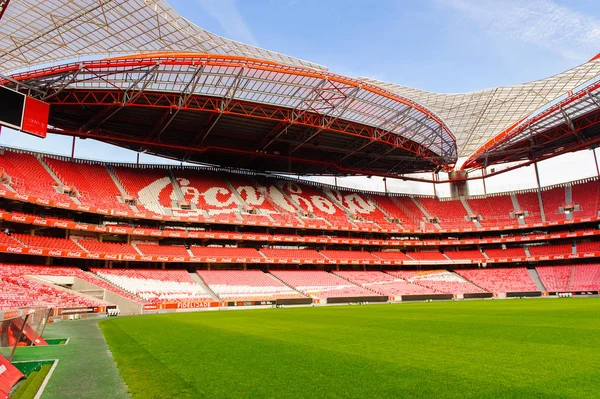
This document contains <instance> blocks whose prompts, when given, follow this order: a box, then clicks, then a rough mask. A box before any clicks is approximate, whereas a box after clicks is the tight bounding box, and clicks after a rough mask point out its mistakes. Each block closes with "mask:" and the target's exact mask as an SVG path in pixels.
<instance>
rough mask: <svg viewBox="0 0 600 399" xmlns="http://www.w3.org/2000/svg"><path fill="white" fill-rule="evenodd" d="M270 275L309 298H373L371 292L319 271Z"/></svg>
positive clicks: (272, 272) (282, 272)
mask: <svg viewBox="0 0 600 399" xmlns="http://www.w3.org/2000/svg"><path fill="white" fill-rule="evenodd" d="M271 274H272V275H274V276H275V277H277V278H278V279H279V280H281V281H283V282H284V283H285V284H287V285H289V286H290V287H293V288H294V289H296V290H297V291H300V292H302V293H303V294H304V295H307V296H309V297H314V298H321V299H326V298H330V297H360V296H373V292H371V291H368V290H366V289H364V288H362V287H358V286H356V285H354V284H352V283H350V282H349V281H346V280H344V279H342V278H340V277H337V276H335V275H333V274H331V273H327V272H324V271H320V270H314V271H297V270H293V271H288V270H285V271H281V270H277V271H271Z"/></svg>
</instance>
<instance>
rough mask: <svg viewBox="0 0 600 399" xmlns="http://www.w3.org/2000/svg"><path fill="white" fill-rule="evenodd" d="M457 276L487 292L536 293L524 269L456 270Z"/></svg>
mask: <svg viewBox="0 0 600 399" xmlns="http://www.w3.org/2000/svg"><path fill="white" fill-rule="evenodd" d="M455 272H456V273H457V274H458V275H460V276H462V277H464V278H466V279H467V280H469V281H471V282H472V283H474V284H475V285H477V286H479V287H481V288H483V289H484V290H486V291H489V292H495V293H499V292H501V293H505V292H527V291H538V288H537V286H536V285H535V282H534V281H533V279H532V278H531V276H530V275H529V272H528V271H527V269H526V268H524V267H513V268H499V269H493V268H486V269H466V270H456V271H455Z"/></svg>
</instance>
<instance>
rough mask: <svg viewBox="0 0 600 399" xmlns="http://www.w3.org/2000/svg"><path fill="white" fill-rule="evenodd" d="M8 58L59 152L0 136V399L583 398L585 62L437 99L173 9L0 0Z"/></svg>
mask: <svg viewBox="0 0 600 399" xmlns="http://www.w3.org/2000/svg"><path fill="white" fill-rule="evenodd" d="M0 49H2V51H0V104H2V107H1V109H0V125H2V126H3V129H12V131H13V133H12V134H15V135H16V136H15V137H26V134H29V135H33V136H36V137H38V139H36V140H38V141H39V142H41V143H47V142H49V141H50V140H52V137H55V138H60V139H61V140H63V142H64V140H67V141H68V142H69V143H71V144H70V146H71V148H70V155H65V154H55V153H53V151H51V150H39V149H31V148H29V149H27V148H22V146H19V145H5V142H4V141H3V140H4V137H5V132H4V131H3V132H2V136H0V143H2V145H1V147H0V398H12V399H19V398H128V397H133V398H229V397H236V398H242V397H243V398H245V397H252V398H304V397H306V398H309V397H310V398H315V397H319V398H379V397H381V398H387V397H389V398H392V397H394V398H396V397H443V398H454V397H456V398H466V397H469V398H470V397H473V398H475V397H477V398H484V397H489V398H505V397H506V398H515V397H527V398H529V397H532V398H533V397H540V398H541V397H544V398H548V397H551V398H570V397H573V398H588V397H589V398H593V397H597V392H598V388H599V381H600V372H599V371H598V368H597V366H596V365H597V362H598V342H600V319H599V318H598V315H599V314H600V300H599V299H598V293H599V290H600V259H599V258H600V224H599V222H600V168H599V166H598V159H597V155H596V147H597V146H598V145H600V55H597V56H595V57H590V59H589V60H588V61H586V62H584V63H582V64H580V65H577V66H575V67H572V68H571V69H569V70H566V71H564V72H561V73H559V74H556V75H553V76H550V77H546V78H543V77H541V78H539V79H538V80H534V81H530V82H528V83H523V84H516V85H510V86H500V87H495V88H491V89H484V90H475V91H470V92H465V93H454V94H444V93H436V92H431V91H426V90H422V89H416V88H411V87H408V86H403V85H400V84H397V83H392V82H387V81H385V80H382V79H375V78H369V77H358V76H346V75H345V74H341V73H337V72H336V71H334V70H329V69H328V68H327V67H325V66H323V65H320V64H319V63H315V62H311V61H306V60H303V59H300V58H295V57H293V56H289V55H285V54H282V53H279V52H275V51H271V50H267V49H263V48H260V47H258V46H255V45H250V44H244V43H241V42H238V41H234V40H230V39H228V38H225V37H222V36H219V35H217V34H214V33H212V32H209V31H208V30H206V29H203V28H201V27H200V26H198V25H196V24H194V23H193V22H191V21H190V20H188V19H186V16H185V15H181V14H179V13H178V12H177V11H176V10H175V9H174V8H173V7H172V6H171V5H169V4H168V3H167V2H166V1H164V0H128V1H125V0H77V1H67V0H52V1H41V0H0ZM334 51H335V50H334ZM27 137H29V136H27ZM23 140H24V139H23ZM83 141H85V143H90V142H92V144H91V145H92V146H96V145H97V146H98V148H100V146H101V145H102V146H104V147H102V148H111V149H114V151H127V153H131V154H136V156H137V161H136V162H129V161H127V160H125V159H123V160H119V161H112V160H106V159H89V157H78V156H77V148H78V147H77V145H79V144H77V143H81V142H83ZM23 142H24V141H23ZM41 148H45V147H44V144H42V147H41ZM48 148H49V147H48ZM149 156H152V158H151V159H153V160H155V159H162V160H164V162H162V161H161V162H156V163H154V162H148V163H146V162H143V160H142V161H141V158H143V159H146V157H149ZM566 157H571V158H566ZM565 159H570V160H571V161H564V160H565ZM584 159H586V160H587V161H585V162H584ZM557 160H558V161H557ZM561 160H563V161H561ZM573 160H575V161H573ZM549 162H558V165H562V166H561V167H562V168H564V169H567V168H566V166H565V165H566V163H567V162H576V165H575V169H578V170H577V173H573V175H571V176H570V177H569V178H568V179H567V180H565V181H560V182H554V183H552V184H545V183H544V182H545V181H546V180H545V178H544V176H545V175H544V171H543V168H544V167H545V166H546V165H548V163H549ZM561 162H565V164H561ZM578 162H579V163H578ZM569 170H570V169H569ZM540 176H541V177H540ZM503 179H504V180H503ZM527 179H529V180H530V183H531V184H529V183H528V184H529V186H526V187H525V186H522V188H515V187H521V186H515V184H517V183H520V182H524V181H525V180H527ZM509 181H510V182H509ZM356 182H358V183H356ZM498 182H500V183H498Z"/></svg>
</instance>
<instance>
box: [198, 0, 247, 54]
mask: <svg viewBox="0 0 600 399" xmlns="http://www.w3.org/2000/svg"><path fill="white" fill-rule="evenodd" d="M196 1H197V2H198V4H199V5H200V7H201V8H202V10H204V12H206V13H207V14H208V15H209V16H210V17H211V18H214V19H215V20H216V21H217V22H218V23H219V25H221V28H222V29H223V31H224V32H225V37H227V38H228V39H233V40H237V41H240V42H244V43H246V44H251V45H253V46H258V42H257V41H256V39H255V38H254V35H253V34H252V31H251V30H250V28H249V27H248V25H247V24H246V21H245V20H244V17H242V14H241V13H240V10H239V9H238V6H237V4H236V2H235V0H196Z"/></svg>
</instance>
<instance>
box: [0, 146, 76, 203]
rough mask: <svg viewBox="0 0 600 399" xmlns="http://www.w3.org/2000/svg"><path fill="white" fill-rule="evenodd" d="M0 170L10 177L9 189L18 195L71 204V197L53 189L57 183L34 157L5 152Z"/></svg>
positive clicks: (1, 157) (0, 159)
mask: <svg viewBox="0 0 600 399" xmlns="http://www.w3.org/2000/svg"><path fill="white" fill-rule="evenodd" d="M1 170H4V172H5V173H6V174H8V175H9V176H10V177H11V179H12V181H11V187H12V188H13V189H15V190H16V191H17V192H18V193H20V194H28V195H34V196H36V197H40V198H44V199H52V200H56V201H63V202H67V203H72V202H73V201H72V200H71V197H69V196H68V195H66V194H61V193H59V192H58V191H57V190H56V188H55V187H57V186H58V183H57V182H56V181H54V179H53V178H52V176H50V174H49V173H48V171H47V170H46V169H44V167H43V166H42V164H41V163H40V161H39V160H38V159H37V158H36V157H35V156H34V155H31V154H22V153H18V152H12V151H5V152H4V154H2V155H0V171H1Z"/></svg>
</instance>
